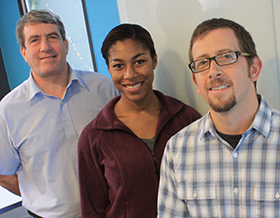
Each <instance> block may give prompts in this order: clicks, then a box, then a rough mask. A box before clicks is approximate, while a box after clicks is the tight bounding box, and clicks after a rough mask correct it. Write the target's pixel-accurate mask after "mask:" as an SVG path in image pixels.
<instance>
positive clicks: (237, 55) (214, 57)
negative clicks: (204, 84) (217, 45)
mask: <svg viewBox="0 0 280 218" xmlns="http://www.w3.org/2000/svg"><path fill="white" fill-rule="evenodd" d="M226 53H235V55H236V60H235V61H234V62H230V63H228V64H222V65H221V64H219V63H218V61H217V60H216V58H217V57H218V56H220V55H223V54H226ZM239 56H244V57H248V56H251V55H250V54H249V53H246V52H241V51H227V52H223V53H220V54H218V55H216V56H213V57H210V58H200V59H198V60H195V61H192V62H191V63H189V64H188V66H189V68H190V70H191V71H192V73H200V72H203V71H205V70H208V69H209V68H210V67H211V61H212V60H214V61H215V62H216V64H217V65H218V66H227V65H230V64H234V63H236V62H237V61H238V58H239ZM199 60H209V66H208V67H207V68H205V69H203V70H199V71H194V70H193V69H192V66H191V65H192V64H193V63H195V62H196V61H199Z"/></svg>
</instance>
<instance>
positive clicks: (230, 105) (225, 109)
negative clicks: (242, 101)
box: [209, 96, 236, 113]
mask: <svg viewBox="0 0 280 218" xmlns="http://www.w3.org/2000/svg"><path fill="white" fill-rule="evenodd" d="M209 105H210V107H211V108H212V109H213V110H214V111H215V112H218V113H221V112H228V111H229V110H230V109H231V108H233V107H234V106H235V105H236V98H235V96H232V97H231V98H230V99H229V100H228V101H227V102H226V103H225V104H224V105H222V106H219V105H217V104H216V105H215V104H214V103H213V102H212V101H211V100H210V102H209Z"/></svg>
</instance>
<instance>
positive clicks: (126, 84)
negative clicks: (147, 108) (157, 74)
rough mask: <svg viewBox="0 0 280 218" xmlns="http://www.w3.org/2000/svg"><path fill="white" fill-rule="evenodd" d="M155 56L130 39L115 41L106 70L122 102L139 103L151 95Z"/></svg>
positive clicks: (155, 63) (155, 62)
mask: <svg viewBox="0 0 280 218" xmlns="http://www.w3.org/2000/svg"><path fill="white" fill-rule="evenodd" d="M156 65H157V57H156V55H155V56H154V57H153V58H152V57H151V54H150V51H149V50H148V49H146V48H144V47H143V46H142V44H141V43H138V42H135V41H133V40H132V39H125V40H124V41H117V42H116V43H115V44H114V45H113V46H112V47H111V48H110V50H109V58H108V70H109V72H110V74H111V77H112V80H113V82H114V85H115V87H116V88H117V89H118V90H119V91H120V92H121V95H122V99H121V100H122V101H133V102H140V101H143V100H145V99H147V98H148V97H149V96H151V95H153V89H152V84H153V80H154V73H153V70H154V68H155V67H156Z"/></svg>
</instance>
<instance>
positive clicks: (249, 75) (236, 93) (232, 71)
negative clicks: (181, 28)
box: [192, 28, 261, 112]
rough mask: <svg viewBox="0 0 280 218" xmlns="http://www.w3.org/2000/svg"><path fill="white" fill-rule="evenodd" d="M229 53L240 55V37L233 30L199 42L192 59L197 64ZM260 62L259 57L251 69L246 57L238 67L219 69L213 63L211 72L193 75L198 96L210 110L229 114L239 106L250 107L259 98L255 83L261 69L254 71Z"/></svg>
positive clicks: (209, 35) (213, 33)
mask: <svg viewBox="0 0 280 218" xmlns="http://www.w3.org/2000/svg"><path fill="white" fill-rule="evenodd" d="M227 51H240V46H239V44H238V40H237V37H236V36H235V33H234V31H233V30H232V29H230V28H219V29H215V30H212V31H210V32H209V33H207V34H206V35H204V36H202V37H200V38H198V39H196V40H195V42H194V44H193V50H192V55H193V58H194V60H197V59H200V58H209V57H213V56H215V55H218V54H220V53H223V52H227ZM258 61H259V59H258V57H255V58H254V59H253V64H252V66H250V67H249V66H248V63H247V61H246V58H245V57H243V56H239V58H238V61H237V62H236V63H234V64H231V65H227V66H218V65H217V64H216V63H215V61H213V60H212V61H211V66H210V68H209V69H208V70H205V71H203V72H200V73H197V74H193V81H194V82H195V84H196V86H197V92H198V93H199V94H201V95H202V97H203V98H204V100H205V101H206V102H207V103H208V104H209V106H210V110H213V111H215V112H227V111H230V110H231V109H232V108H234V107H235V106H236V105H240V106H242V105H246V104H248V102H250V100H251V98H252V97H253V96H254V97H255V96H256V92H255V88H254V83H253V82H254V81H256V80H257V78H258V75H259V72H260V68H256V67H255V64H256V63H258ZM255 62H256V63H255ZM260 64H261V63H260ZM260 67H261V66H260Z"/></svg>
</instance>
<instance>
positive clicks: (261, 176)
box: [158, 98, 280, 218]
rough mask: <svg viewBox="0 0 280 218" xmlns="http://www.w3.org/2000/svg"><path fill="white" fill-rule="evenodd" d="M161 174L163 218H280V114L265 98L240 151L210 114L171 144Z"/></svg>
mask: <svg viewBox="0 0 280 218" xmlns="http://www.w3.org/2000/svg"><path fill="white" fill-rule="evenodd" d="M160 175H161V178H160V185H159V195H158V210H159V217H160V218H162V217H164V218H167V217H168V218H169V217H180V218H182V217H192V218H198V217H199V218H204V217H207V218H211V217H220V218H245V217H246V218H247V217H254V218H255V217H265V218H276V217H280V112H279V111H277V110H274V109H272V108H271V107H270V106H269V105H268V104H267V102H266V101H265V100H264V98H261V103H260V107H259V110H258V112H257V114H256V116H255V118H254V121H253V122H252V124H251V127H250V128H249V129H248V130H247V131H246V132H245V133H244V134H243V135H242V138H241V139H240V141H239V143H238V145H237V147H236V148H235V149H233V148H232V147H231V146H230V145H229V144H228V143H227V142H226V141H225V140H223V139H222V138H221V137H220V136H219V135H218V134H217V132H216V130H215V127H214V125H213V122H212V120H211V117H210V115H209V113H208V114H206V115H205V116H204V117H202V118H201V119H200V120H198V121H196V122H194V123H192V124H190V125H189V126H188V127H186V128H184V129H183V130H181V131H180V132H178V133H177V134H176V135H175V136H173V137H172V138H171V139H170V140H169V141H168V143H167V146H166V148H165V153H164V156H163V159H162V163H161V174H160Z"/></svg>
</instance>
